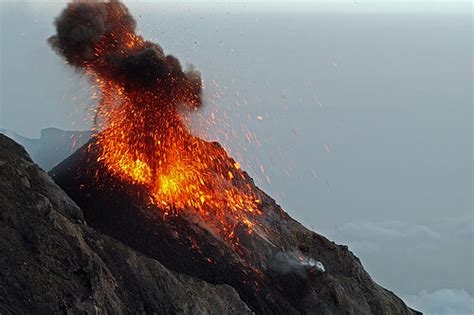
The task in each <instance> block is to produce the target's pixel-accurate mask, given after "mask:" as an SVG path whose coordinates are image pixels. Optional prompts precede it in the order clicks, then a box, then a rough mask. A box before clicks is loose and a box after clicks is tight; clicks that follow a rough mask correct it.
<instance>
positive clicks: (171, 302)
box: [0, 135, 250, 314]
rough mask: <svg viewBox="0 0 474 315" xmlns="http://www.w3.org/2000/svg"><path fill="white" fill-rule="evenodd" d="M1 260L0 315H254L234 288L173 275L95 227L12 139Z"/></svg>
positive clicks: (3, 158) (3, 178)
mask: <svg viewBox="0 0 474 315" xmlns="http://www.w3.org/2000/svg"><path fill="white" fill-rule="evenodd" d="M0 253H1V254H0V314H64V313H67V314H85V313H87V314H106V313H108V314H138V313H140V314H143V313H146V314H156V313H159V314H205V313H207V314H231V313H234V314H245V313H250V310H249V308H248V307H247V305H246V304H245V303H244V302H242V301H241V300H240V298H239V295H238V294H237V292H236V291H235V290H234V289H233V288H231V287H230V286H228V285H212V284H209V283H207V282H205V281H203V280H199V279H196V278H193V277H190V276H186V275H182V274H179V273H176V272H173V271H170V270H169V269H167V268H166V267H164V266H163V265H162V264H161V263H160V262H158V261H157V260H155V259H151V258H148V257H146V256H144V255H143V254H141V253H139V252H137V251H135V250H132V249H130V248H129V247H127V246H126V245H124V244H122V243H120V242H118V241H117V240H114V239H112V238H111V237H109V236H105V235H103V234H100V233H98V232H96V231H95V230H93V229H92V228H91V227H88V225H87V223H86V221H85V219H84V215H83V213H82V211H81V209H79V207H78V206H77V205H76V204H75V203H74V202H73V201H72V200H71V199H70V198H69V197H68V196H67V195H66V194H65V193H64V192H63V191H62V190H61V189H60V188H59V187H58V186H57V185H56V184H55V183H54V182H53V181H52V180H51V178H50V177H49V176H48V175H47V174H46V173H45V172H44V171H42V170H41V169H40V168H39V167H38V166H37V165H36V164H34V163H33V162H32V161H31V159H30V158H29V157H28V155H27V153H26V152H25V150H24V149H23V148H22V147H21V146H19V145H18V144H16V143H15V142H14V141H12V140H11V139H9V138H7V137H5V136H4V135H0ZM170 255H172V253H170Z"/></svg>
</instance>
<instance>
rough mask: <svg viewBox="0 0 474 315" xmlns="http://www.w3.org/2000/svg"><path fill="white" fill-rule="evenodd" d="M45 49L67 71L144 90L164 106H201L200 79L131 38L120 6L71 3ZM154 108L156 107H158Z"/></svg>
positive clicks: (90, 0) (132, 25)
mask: <svg viewBox="0 0 474 315" xmlns="http://www.w3.org/2000/svg"><path fill="white" fill-rule="evenodd" d="M54 24H55V26H56V34H55V35H54V36H52V37H50V38H49V43H50V45H51V46H52V47H53V49H54V50H55V51H56V52H58V53H59V54H60V55H61V56H63V57H64V59H65V60H66V61H67V62H68V63H69V64H70V65H72V66H73V67H75V68H76V69H79V70H81V71H82V70H85V69H88V70H91V71H92V72H94V73H95V74H96V75H98V76H99V77H101V78H103V79H106V80H112V81H114V82H117V83H119V84H121V85H122V86H124V87H125V88H126V89H127V90H129V91H136V90H147V91H152V92H155V93H156V95H160V96H161V97H163V95H166V96H167V97H168V101H170V100H171V101H172V102H174V103H175V105H177V104H188V105H190V106H193V107H198V106H200V105H201V94H202V84H201V76H200V73H199V72H198V71H196V70H195V69H194V68H191V69H189V70H188V71H184V70H183V69H182V67H181V64H180V62H179V60H178V59H176V58H175V57H173V56H171V55H165V53H164V52H163V49H162V48H161V47H160V46H159V45H158V44H155V43H152V42H149V41H145V40H143V39H142V38H141V36H139V35H138V34H137V33H136V22H135V19H134V18H133V17H132V16H131V14H130V12H129V11H128V9H127V7H126V6H125V5H124V4H123V3H121V2H120V1H114V0H111V1H105V2H104V1H96V0H80V1H77V0H76V1H72V2H71V3H69V4H68V5H67V7H66V8H65V9H64V10H63V12H62V13H61V14H60V15H59V16H58V17H57V18H56V20H55V23H54ZM158 103H159V102H158Z"/></svg>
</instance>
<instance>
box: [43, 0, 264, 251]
mask: <svg viewBox="0 0 474 315" xmlns="http://www.w3.org/2000/svg"><path fill="white" fill-rule="evenodd" d="M55 25H56V29H57V34H56V35H54V36H52V37H51V38H50V39H49V42H50V44H51V46H52V47H53V48H54V49H55V50H56V51H57V52H58V53H59V54H60V55H62V56H63V57H64V58H65V59H66V61H67V62H68V63H69V64H70V65H72V66H73V67H75V68H76V69H79V70H80V71H84V72H85V73H87V74H88V75H89V76H90V78H91V80H92V82H93V83H94V85H95V86H96V87H97V88H98V89H99V90H100V93H101V97H100V101H99V104H98V105H97V118H98V119H97V121H98V124H99V125H98V128H97V134H96V139H97V143H98V145H99V148H100V153H99V157H98V159H97V161H98V162H99V163H101V164H102V165H103V166H104V168H105V169H107V171H108V172H109V173H110V174H112V175H113V176H115V177H117V178H120V179H121V180H122V181H123V182H125V183H128V185H129V186H131V187H133V185H142V186H144V187H146V188H147V190H148V192H149V197H150V198H149V199H150V202H152V203H153V204H155V205H157V206H159V207H160V208H161V209H163V210H164V214H176V215H180V214H183V213H186V214H188V215H192V216H193V217H198V218H199V220H200V221H201V222H205V223H206V225H207V226H208V227H210V228H211V229H212V230H213V232H215V233H216V234H218V235H220V236H221V237H222V238H224V239H226V240H227V241H229V242H230V244H232V245H233V246H238V243H239V237H238V236H237V235H236V233H235V231H236V228H237V227H238V226H243V227H244V228H245V229H246V231H247V233H252V231H253V228H254V225H255V224H254V223H253V222H254V220H252V218H253V217H254V216H256V215H259V214H260V210H259V208H258V206H259V204H260V203H261V201H260V199H259V197H258V196H256V195H255V193H254V192H252V190H251V188H250V187H249V186H246V185H242V184H239V182H243V181H241V179H242V178H243V177H244V173H243V172H242V171H240V170H239V165H238V164H237V163H234V162H233V161H232V160H231V159H229V157H228V156H227V154H226V153H225V151H224V150H222V149H221V148H220V147H218V146H216V145H213V144H211V143H207V142H204V141H202V140H200V139H197V138H195V137H194V136H192V135H191V134H190V133H189V131H188V129H187V128H186V126H185V124H184V123H183V120H182V119H183V114H182V110H180V109H183V108H188V109H189V108H191V109H198V108H199V107H200V106H201V105H202V100H201V95H202V83H201V77H200V74H199V72H197V71H196V70H194V69H193V68H190V69H189V70H187V71H184V70H183V69H182V67H181V65H180V62H179V61H178V60H177V59H176V58H175V57H173V56H171V55H166V54H165V53H164V52H163V49H162V48H161V47H160V46H159V45H157V44H155V43H151V42H149V41H146V40H144V39H143V38H142V37H141V36H140V35H138V34H137V33H136V23H135V20H134V19H133V17H132V16H131V15H130V13H129V11H128V9H127V8H126V6H125V5H124V4H123V3H121V2H119V1H107V2H99V1H93V0H82V1H73V2H71V3H69V4H68V5H67V7H66V9H65V10H64V11H63V12H62V14H61V15H60V16H59V17H58V18H57V19H56V21H55ZM239 177H242V178H239Z"/></svg>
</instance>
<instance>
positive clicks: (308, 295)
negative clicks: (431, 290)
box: [50, 140, 418, 314]
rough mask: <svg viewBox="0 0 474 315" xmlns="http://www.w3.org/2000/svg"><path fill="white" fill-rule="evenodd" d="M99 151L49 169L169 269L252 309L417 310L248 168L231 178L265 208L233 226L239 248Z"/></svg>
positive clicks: (115, 232) (92, 213)
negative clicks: (151, 197)
mask: <svg viewBox="0 0 474 315" xmlns="http://www.w3.org/2000/svg"><path fill="white" fill-rule="evenodd" d="M202 145H210V146H215V147H218V148H219V150H222V149H221V148H220V147H219V146H218V144H216V143H205V142H204V141H203V143H202ZM96 152H97V147H96V144H95V142H94V140H92V141H91V142H90V143H89V145H87V146H84V147H83V148H81V149H80V150H78V151H77V152H76V153H74V154H73V155H72V156H71V157H69V158H68V159H66V160H65V161H64V162H63V163H61V164H60V165H58V166H57V167H56V168H54V169H53V170H52V171H51V173H50V174H51V175H52V177H53V179H54V180H55V182H56V183H57V184H58V185H59V186H60V187H61V188H63V189H64V190H65V191H66V192H67V194H68V195H69V196H70V197H71V198H72V199H73V200H74V201H75V202H77V204H78V205H79V206H80V207H81V208H82V209H83V211H84V215H85V221H86V222H87V223H88V224H90V225H91V226H92V227H93V228H95V229H96V230H98V231H100V232H101V233H103V234H107V235H110V236H112V237H113V238H115V239H117V240H120V241H121V242H123V243H125V244H127V245H128V246H130V247H132V248H134V249H137V250H139V251H140V252H142V253H144V254H145V255H146V256H148V257H151V258H154V259H156V260H158V261H159V262H161V263H162V264H163V265H164V266H166V267H167V268H169V269H171V270H174V271H176V272H180V273H184V274H187V275H191V276H193V277H197V278H200V279H203V280H205V281H207V282H210V283H213V284H219V285H220V284H227V285H230V286H232V287H233V288H234V289H235V290H236V291H237V292H238V293H239V295H240V297H241V299H242V300H243V301H244V302H245V303H246V304H247V305H248V306H249V307H250V308H251V309H252V311H253V312H256V313H268V314H270V313H281V314H291V313H312V314H417V313H418V312H416V311H414V310H411V309H410V308H408V307H407V306H406V305H405V304H404V303H403V301H402V300H400V299H399V298H398V297H397V296H395V295H394V294H393V293H392V292H390V291H388V290H386V289H384V288H382V287H380V286H379V285H377V284H376V283H375V282H374V281H373V280H372V279H371V277H370V276H369V274H368V273H367V272H366V271H365V270H364V268H363V267H362V265H361V263H360V261H359V259H358V258H357V257H355V256H354V255H353V254H352V253H351V252H350V251H349V250H348V248H347V247H346V246H340V245H337V244H335V243H333V242H331V241H329V240H327V239H326V238H324V237H323V236H321V235H318V234H316V233H314V232H312V231H310V230H308V229H306V228H305V227H303V226H302V225H301V224H299V223H298V222H296V221H295V220H293V219H292V218H290V217H289V216H288V215H287V214H286V213H285V212H284V211H283V210H282V209H281V208H280V207H279V206H278V205H277V204H276V202H275V201H274V200H273V199H272V198H270V197H269V196H267V195H266V194H265V193H264V192H262V191H261V190H259V189H258V188H257V187H256V186H255V185H254V183H253V181H252V179H251V178H250V177H249V176H248V175H247V174H246V173H245V172H243V171H239V173H238V174H236V176H235V177H236V178H238V179H239V181H240V183H237V184H238V185H247V186H250V187H251V188H252V190H253V191H254V192H255V193H256V194H258V195H259V196H261V199H262V203H261V205H260V210H261V211H262V213H263V215H261V216H258V217H256V218H255V220H256V221H255V224H256V225H257V226H258V227H259V229H258V231H261V233H260V232H257V233H252V234H248V233H245V231H240V230H239V229H238V228H237V229H236V231H235V233H236V234H238V236H239V238H240V240H241V244H240V245H241V246H240V247H239V250H238V251H236V250H235V248H232V246H229V244H228V243H226V241H225V240H223V239H222V238H219V237H218V236H216V235H215V233H212V231H210V230H209V229H208V228H207V227H206V224H203V222H199V221H196V220H195V218H194V217H193V216H192V215H189V212H188V214H181V215H168V213H166V212H165V211H163V209H160V208H159V207H156V206H153V205H150V204H149V203H148V202H147V198H146V196H147V193H146V190H145V189H144V188H143V187H140V186H137V185H134V186H132V187H131V186H130V185H129V184H127V183H124V182H121V181H120V180H119V179H117V178H115V177H113V176H111V175H109V174H108V173H107V171H106V170H105V169H103V168H102V167H101V165H98V164H97V163H96V162H95V161H96ZM229 164H233V163H229ZM316 261H318V262H320V264H316Z"/></svg>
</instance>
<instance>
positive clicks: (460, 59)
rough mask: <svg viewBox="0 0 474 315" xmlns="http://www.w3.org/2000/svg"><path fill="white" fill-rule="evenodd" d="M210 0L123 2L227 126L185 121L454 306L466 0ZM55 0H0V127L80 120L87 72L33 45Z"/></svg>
mask: <svg viewBox="0 0 474 315" xmlns="http://www.w3.org/2000/svg"><path fill="white" fill-rule="evenodd" d="M224 2H225V3H223V2H221V1H219V3H217V2H206V3H202V2H197V1H192V3H191V2H179V3H174V2H173V3H170V2H168V1H165V2H163V1H160V2H159V3H157V2H156V1H147V3H144V2H134V1H130V2H126V3H127V4H129V5H130V8H131V10H132V13H133V14H134V15H135V16H136V18H137V22H138V26H139V30H140V32H141V33H142V34H143V35H144V36H145V37H146V38H148V39H151V40H154V41H157V42H159V43H160V44H161V45H162V46H163V48H164V49H165V51H166V52H168V53H172V54H175V55H176V56H178V57H179V58H180V59H181V60H182V61H183V63H186V62H191V63H193V64H195V65H196V67H197V68H198V69H200V70H201V72H202V74H203V79H204V81H205V84H206V92H205V99H206V106H205V108H204V109H203V111H202V112H201V113H200V114H199V115H200V119H204V120H206V118H207V117H209V116H210V114H211V113H212V112H215V113H217V114H218V115H219V118H220V122H221V124H220V126H221V127H220V129H221V130H223V129H224V131H229V130H230V129H233V130H235V131H236V135H235V136H233V137H231V138H230V139H229V140H224V139H223V138H222V134H221V133H218V132H217V133H216V132H212V131H205V132H204V131H200V130H199V128H196V127H195V128H194V130H195V132H197V133H200V134H202V135H203V136H205V137H207V138H209V139H220V140H221V142H223V144H224V145H225V146H226V147H227V148H228V150H229V151H230V152H231V154H232V155H233V156H235V157H236V158H237V160H239V162H240V163H241V164H242V165H243V167H244V168H245V169H246V170H248V171H249V172H250V174H251V175H252V176H253V177H255V178H256V181H257V183H258V184H259V185H260V186H261V187H262V188H263V189H264V190H265V191H267V192H268V193H269V194H270V195H272V196H273V197H274V198H275V199H276V200H277V202H278V203H280V204H281V205H282V206H283V207H284V209H285V210H286V211H287V212H289V213H290V214H291V215H292V216H294V217H296V218H297V219H299V220H300V221H302V222H303V223H304V224H305V225H306V226H308V227H311V228H312V229H314V230H316V231H318V232H320V233H322V234H325V235H327V236H328V237H330V238H331V239H333V240H336V241H338V242H339V243H345V244H348V245H349V247H350V248H351V249H352V250H353V251H354V253H355V254H356V255H357V256H359V257H360V258H361V260H362V262H363V264H364V266H365V267H366V268H367V269H368V271H369V272H370V273H371V275H372V276H373V277H374V279H375V280H376V281H378V282H379V283H381V284H382V285H384V286H386V287H387V288H389V289H391V290H394V291H395V292H396V293H398V294H400V295H403V296H406V297H407V300H409V301H410V303H411V305H413V306H418V307H421V308H423V309H424V310H426V311H428V312H427V313H428V314H436V313H439V314H443V313H449V312H451V313H453V312H454V313H462V312H465V313H466V314H467V313H469V305H471V306H472V304H470V303H473V297H472V296H473V293H474V292H473V291H474V288H473V286H474V284H473V282H472V281H473V279H474V271H473V268H472V266H473V237H474V224H473V217H472V216H473V214H472V212H473V197H472V191H473V189H472V188H473V187H472V175H473V168H472V154H473V150H472V136H473V134H472V118H473V116H472V87H473V86H472V16H471V14H472V8H471V3H470V2H469V1H462V2H459V1H449V2H448V1H446V2H442V1H419V2H412V1H403V2H400V1H398V2H390V1H377V2H373V1H363V0H361V1H352V2H344V1H341V2H339V1H337V3H335V4H334V2H333V1H331V3H330V4H329V3H328V1H304V2H299V3H298V4H296V5H295V4H293V3H292V4H289V3H288V2H282V3H278V4H275V2H274V1H261V2H260V3H259V4H255V3H254V2H253V1H238V2H233V3H230V1H224ZM62 5H63V4H61V3H51V2H48V3H46V4H45V3H37V2H29V3H21V4H18V2H8V1H2V2H1V64H0V65H1V90H0V92H1V99H0V101H1V103H0V128H8V129H12V130H14V131H16V132H19V133H20V134H22V135H25V136H29V137H37V136H38V135H39V131H40V130H41V129H42V128H45V127H51V126H53V127H59V128H63V129H87V128H89V127H90V123H88V121H87V120H86V118H87V108H88V107H90V106H92V105H93V102H92V101H91V100H90V99H89V94H90V91H89V88H88V83H87V81H86V80H85V79H84V78H82V79H81V76H80V74H78V73H74V71H72V70H71V69H69V68H68V67H67V66H66V65H64V63H63V61H62V60H61V59H60V58H59V57H58V56H57V55H55V54H54V53H53V52H52V51H51V49H50V48H49V47H48V45H47V44H46V39H47V38H48V36H50V35H51V34H53V32H54V29H53V26H52V21H53V19H54V17H55V16H56V15H57V14H58V12H59V10H60V8H61V6H62ZM308 8H309V9H308ZM257 116H258V117H260V119H257ZM262 118H263V120H262ZM84 120H86V122H84ZM228 126H230V127H228ZM246 130H250V131H251V132H253V133H254V134H255V136H256V138H257V139H259V141H254V142H251V143H247V142H246V141H245V138H244V137H243V132H244V131H246ZM267 176H268V179H267ZM423 290H424V291H423ZM440 301H442V303H441V302H440ZM443 307H445V308H443ZM446 307H450V308H446ZM453 310H455V311H453ZM466 310H467V311H466Z"/></svg>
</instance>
